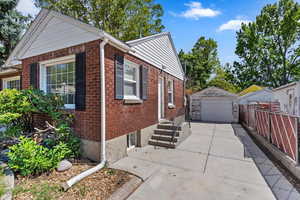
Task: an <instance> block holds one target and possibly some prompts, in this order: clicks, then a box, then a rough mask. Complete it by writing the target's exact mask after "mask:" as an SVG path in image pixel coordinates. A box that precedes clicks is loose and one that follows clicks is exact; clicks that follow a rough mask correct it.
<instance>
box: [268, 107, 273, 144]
mask: <svg viewBox="0 0 300 200" xmlns="http://www.w3.org/2000/svg"><path fill="white" fill-rule="evenodd" d="M268 116H269V134H268V141H269V142H270V143H271V144H272V138H271V137H272V119H271V112H270V111H269V112H268Z"/></svg>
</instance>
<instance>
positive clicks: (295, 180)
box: [244, 128, 300, 193]
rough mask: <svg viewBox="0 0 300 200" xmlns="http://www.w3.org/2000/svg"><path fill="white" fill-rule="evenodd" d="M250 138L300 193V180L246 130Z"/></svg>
mask: <svg viewBox="0 0 300 200" xmlns="http://www.w3.org/2000/svg"><path fill="white" fill-rule="evenodd" d="M244 129H245V130H246V131H247V133H248V135H249V136H250V138H251V139H252V140H253V141H254V143H255V144H256V145H257V146H258V147H259V148H260V149H261V150H262V151H263V152H264V153H265V154H266V156H267V157H268V158H269V159H270V160H271V161H272V163H273V164H274V165H275V167H276V168H277V169H278V170H279V171H280V172H281V173H282V175H284V176H285V177H286V179H287V180H288V181H289V182H290V183H291V184H292V185H293V186H294V187H295V189H296V190H297V191H298V192H299V193H300V180H299V179H298V178H297V177H295V176H294V175H293V174H292V173H291V172H290V171H289V170H288V169H287V168H286V167H285V166H284V165H283V164H282V163H281V162H280V161H279V160H278V159H277V158H276V157H275V156H273V154H272V153H271V152H270V151H269V149H267V148H266V147H264V146H263V145H262V144H261V143H260V142H259V141H258V140H257V139H256V138H255V137H254V136H253V135H252V134H251V133H249V130H247V128H244Z"/></svg>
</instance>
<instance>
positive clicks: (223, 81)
mask: <svg viewBox="0 0 300 200" xmlns="http://www.w3.org/2000/svg"><path fill="white" fill-rule="evenodd" d="M231 79H232V77H231V74H230V73H229V72H228V71H226V70H225V69H224V68H222V67H217V68H216V69H215V77H214V78H212V79H211V80H210V81H209V82H208V83H207V86H208V87H210V86H215V87H218V88H222V89H224V90H226V91H228V92H231V93H237V92H238V91H239V88H237V87H236V86H235V85H234V84H233V83H232V82H231Z"/></svg>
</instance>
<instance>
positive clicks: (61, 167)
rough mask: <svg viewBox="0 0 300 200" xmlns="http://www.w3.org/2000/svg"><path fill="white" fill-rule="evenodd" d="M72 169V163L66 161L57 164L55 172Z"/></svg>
mask: <svg viewBox="0 0 300 200" xmlns="http://www.w3.org/2000/svg"><path fill="white" fill-rule="evenodd" d="M71 167H72V163H71V162H69V161H68V160H62V161H61V162H60V163H59V164H58V167H57V169H56V170H57V171H59V172H63V171H66V170H68V169H70V168H71Z"/></svg>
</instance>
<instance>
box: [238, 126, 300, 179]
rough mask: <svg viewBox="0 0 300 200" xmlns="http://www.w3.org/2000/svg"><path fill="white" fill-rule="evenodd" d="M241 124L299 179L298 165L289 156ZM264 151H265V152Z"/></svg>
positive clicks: (299, 169)
mask: <svg viewBox="0 0 300 200" xmlns="http://www.w3.org/2000/svg"><path fill="white" fill-rule="evenodd" d="M242 126H243V127H244V128H245V129H246V130H247V131H248V133H250V134H251V135H252V136H253V137H255V138H256V139H257V141H259V143H260V144H261V145H263V146H264V147H265V148H266V149H268V151H269V152H270V153H271V154H272V155H273V156H274V157H275V158H276V159H277V160H278V161H280V163H282V164H283V165H284V166H285V167H286V168H287V169H288V170H289V171H290V172H291V173H292V174H293V175H294V176H295V177H297V178H298V179H299V180H300V167H299V165H297V164H296V163H295V161H293V160H292V159H291V158H289V157H288V156H287V155H286V154H284V153H283V152H282V151H280V150H279V149H278V148H277V147H275V146H274V145H272V144H271V143H269V142H268V141H266V139H265V138H264V137H262V136H261V135H259V134H257V132H256V131H255V130H253V129H251V128H249V127H247V126H246V125H245V124H243V123H242ZM265 153H266V152H265Z"/></svg>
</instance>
